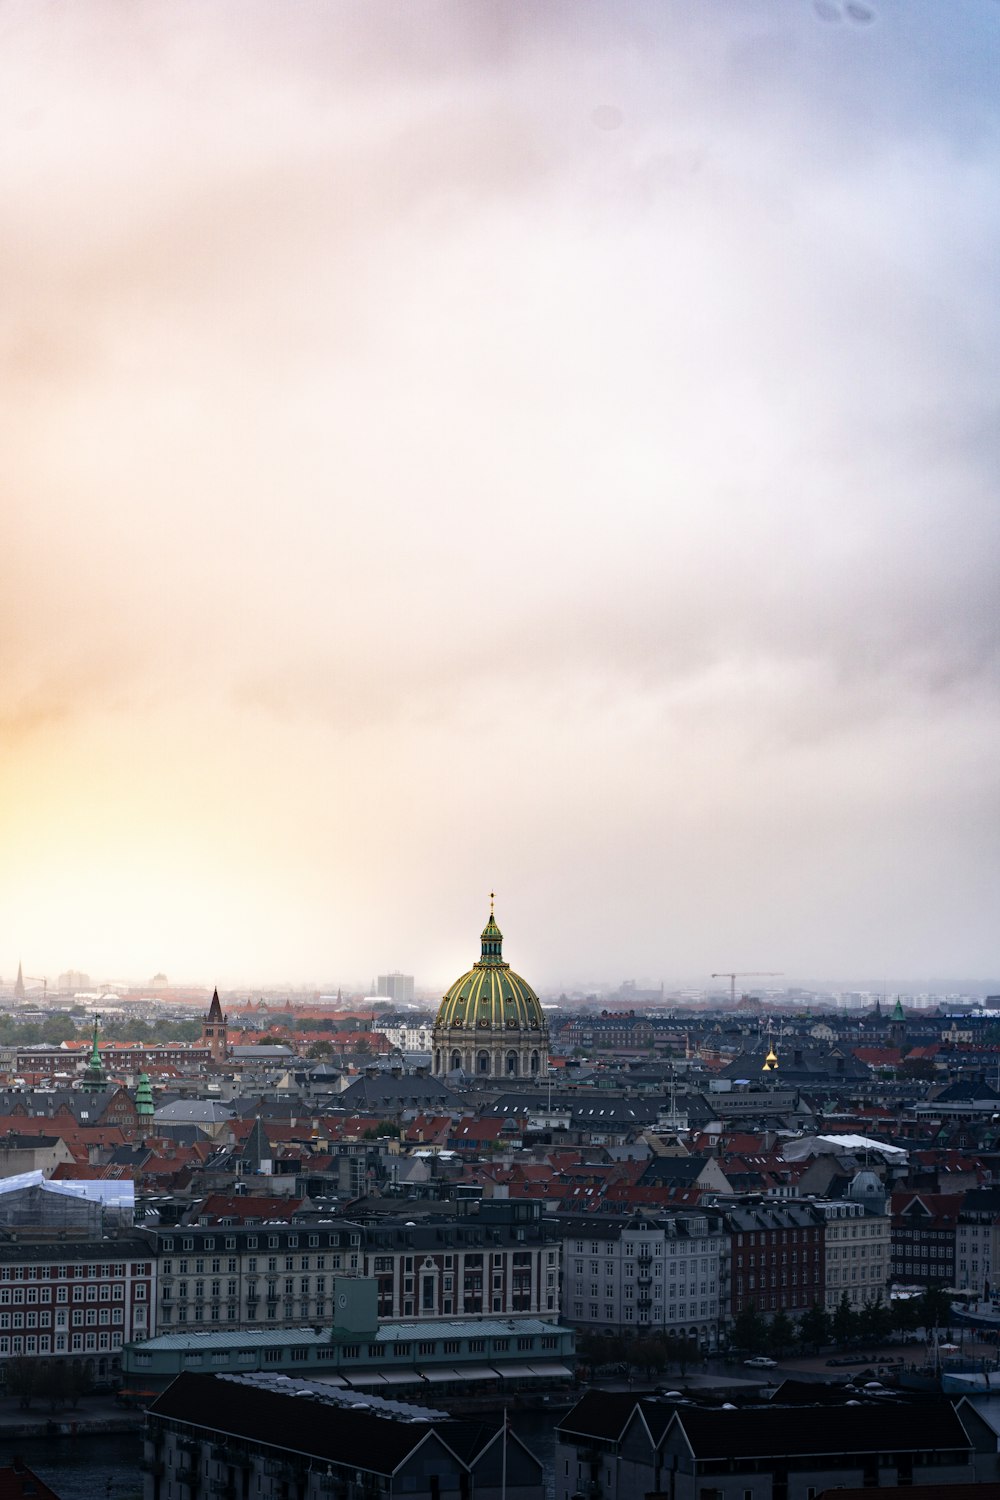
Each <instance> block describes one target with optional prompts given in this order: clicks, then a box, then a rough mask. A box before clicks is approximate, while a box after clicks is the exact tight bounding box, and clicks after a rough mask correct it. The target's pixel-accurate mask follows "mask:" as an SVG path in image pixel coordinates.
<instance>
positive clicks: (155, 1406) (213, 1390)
mask: <svg viewBox="0 0 1000 1500" xmlns="http://www.w3.org/2000/svg"><path fill="white" fill-rule="evenodd" d="M149 1411H150V1413H151V1415H153V1416H157V1417H165V1418H168V1419H169V1420H170V1421H174V1422H186V1423H189V1424H190V1425H191V1426H193V1427H197V1428H200V1429H202V1430H207V1431H210V1432H217V1433H225V1434H227V1435H228V1436H232V1437H239V1438H246V1439H251V1440H252V1441H254V1442H256V1443H263V1444H265V1445H270V1446H272V1447H274V1448H277V1449H280V1450H282V1451H285V1452H288V1451H291V1452H293V1453H301V1454H306V1455H308V1456H309V1457H310V1458H318V1459H321V1460H323V1461H324V1462H328V1463H336V1464H346V1465H349V1466H350V1467H351V1468H357V1469H362V1470H367V1471H368V1472H369V1473H373V1474H383V1475H389V1474H393V1473H394V1472H395V1471H396V1469H398V1468H399V1466H400V1464H401V1463H403V1462H404V1461H405V1459H406V1458H407V1457H408V1456H409V1455H410V1454H411V1453H412V1452H413V1450H414V1449H415V1448H416V1447H417V1446H418V1445H419V1444H420V1443H421V1442H423V1441H424V1439H425V1438H426V1437H427V1435H428V1433H429V1432H431V1431H436V1430H440V1434H441V1436H442V1437H443V1438H444V1439H445V1441H447V1436H446V1433H447V1430H448V1429H449V1428H450V1424H449V1423H447V1422H441V1423H437V1422H435V1423H434V1424H431V1423H424V1422H420V1423H416V1422H404V1421H400V1420H396V1419H393V1418H392V1417H387V1416H386V1417H383V1416H375V1415H373V1414H372V1413H370V1412H366V1411H359V1410H358V1408H357V1407H356V1406H354V1407H337V1406H334V1405H332V1404H328V1403H324V1404H322V1405H321V1404H320V1403H319V1402H317V1401H315V1400H311V1399H310V1398H308V1397H304V1396H298V1395H294V1394H291V1393H285V1392H281V1391H275V1390H267V1389H264V1388H261V1387H259V1386H253V1385H249V1384H243V1383H241V1382H239V1381H237V1380H227V1379H226V1378H225V1377H222V1376H218V1375H194V1374H189V1373H184V1374H183V1375H178V1376H177V1378H176V1380H174V1381H173V1382H172V1383H171V1384H170V1385H169V1386H168V1387H167V1389H166V1390H165V1391H164V1392H163V1393H162V1395H160V1396H157V1398H156V1400H155V1401H154V1402H153V1403H152V1405H151V1406H150V1408H149ZM463 1425H464V1424H463Z"/></svg>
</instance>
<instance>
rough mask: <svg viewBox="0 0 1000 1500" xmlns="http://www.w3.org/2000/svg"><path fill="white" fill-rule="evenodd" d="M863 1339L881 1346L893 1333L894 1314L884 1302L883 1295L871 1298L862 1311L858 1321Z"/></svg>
mask: <svg viewBox="0 0 1000 1500" xmlns="http://www.w3.org/2000/svg"><path fill="white" fill-rule="evenodd" d="M858 1322H859V1325H860V1330H861V1334H862V1337H863V1338H865V1339H867V1340H868V1342H869V1343H872V1344H881V1343H882V1342H883V1340H884V1339H886V1338H888V1336H889V1334H890V1332H891V1331H892V1312H891V1311H890V1309H889V1308H888V1307H886V1305H885V1303H884V1302H883V1301H882V1295H881V1293H879V1295H878V1296H877V1297H870V1298H869V1299H868V1300H867V1301H866V1302H865V1305H864V1307H863V1308H862V1309H861V1315H860V1317H859V1319H858Z"/></svg>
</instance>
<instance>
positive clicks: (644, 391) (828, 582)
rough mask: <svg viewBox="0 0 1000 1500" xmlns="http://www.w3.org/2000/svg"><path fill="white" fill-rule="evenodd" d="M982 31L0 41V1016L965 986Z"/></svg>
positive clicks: (773, 11) (996, 351)
mask: <svg viewBox="0 0 1000 1500" xmlns="http://www.w3.org/2000/svg"><path fill="white" fill-rule="evenodd" d="M998 28H1000V7H998V6H997V5H995V4H991V3H988V0H976V3H972V0H970V3H965V0H948V3H947V4H946V5H942V4H941V3H940V0H871V3H870V4H864V5H861V4H854V5H845V4H839V3H834V0H824V3H822V4H816V5H813V4H812V3H806V0H802V3H789V4H787V5H776V4H774V3H772V0H768V3H765V0H715V3H712V4H710V5H709V4H695V3H693V0H692V3H681V0H676V3H664V0H650V3H639V0H629V3H627V4H618V5H614V6H608V5H599V4H596V3H592V0H572V3H570V0H566V3H560V0H547V3H546V4H545V5H544V6H535V7H527V6H513V5H503V4H491V5H483V6H469V5H461V4H457V3H440V4H429V3H422V4H416V5H414V4H413V3H411V0H407V3H402V0H400V3H396V4H394V3H391V0H384V3H380V4H379V5H377V6H361V5H348V4H336V5H331V6H325V5H318V4H316V5H299V6H276V5H274V4H273V3H267V4H262V3H243V4H241V5H239V6H236V5H232V4H222V3H217V0H198V3H187V4H185V3H180V0H174V3H171V4H170V5H169V6H154V5H151V4H149V3H145V0H136V3H133V4H132V5H130V6H129V8H128V11H127V13H126V12H124V11H123V10H122V9H121V7H119V6H116V5H110V4H103V3H100V0H92V3H89V4H88V5H87V6H86V7H63V6H59V5H56V4H49V3H38V0H21V3H16V0H15V3H8V4H6V5H5V6H3V7H2V8H0V39H2V46H0V83H2V88H0V97H2V99H3V106H2V107H3V111H4V121H5V127H6V128H5V132H4V137H5V141H6V147H7V149H6V150H5V152H4V154H3V157H2V158H0V162H2V164H0V187H2V201H3V204H4V221H5V225H4V235H3V242H2V244H3V248H2V251H0V255H2V262H0V265H2V284H3V288H4V294H3V297H2V299H0V318H2V322H0V350H2V353H0V399H2V407H3V411H4V414H5V422H4V429H5V431H4V442H3V445H2V448H0V473H2V476H3V487H4V494H5V500H6V503H5V505H4V511H3V513H4V527H3V545H4V563H5V568H4V574H5V578H4V587H3V590H2V593H0V639H2V641H3V658H2V659H3V682H4V694H3V709H2V725H0V754H2V787H3V795H2V799H0V835H2V840H3V847H4V850H5V853H6V858H5V860H4V862H3V869H2V873H0V974H2V975H3V977H4V979H5V980H7V979H8V977H9V976H12V975H13V973H14V972H15V971H16V968H17V964H18V960H19V959H21V960H23V963H24V968H25V971H26V973H29V974H31V975H49V974H52V975H54V974H55V973H57V972H58V971H59V970H60V969H65V968H67V967H68V966H74V967H79V968H80V969H82V970H86V971H88V972H89V973H90V974H92V975H93V976H95V978H96V977H98V976H113V975H118V976H125V975H128V976H131V977H135V978H141V977H143V976H148V975H152V974H153V973H154V972H155V971H157V970H160V969H163V970H166V971H167V972H168V973H169V974H170V976H171V978H176V979H178V980H181V979H188V980H195V979H197V980H203V981H205V982H209V983H211V982H213V981H218V982H219V983H220V984H223V983H227V984H236V983H247V984H250V983H255V984H261V985H263V984H267V983H271V982H285V981H292V982H298V981H302V982H305V981H308V980H315V981H317V982H320V981H325V980H329V979H334V978H336V977H337V976H338V975H343V976H359V975H366V974H371V973H374V972H376V971H377V970H379V969H385V968H387V967H396V966H399V967H401V968H404V969H406V970H407V971H408V972H412V973H415V974H416V975H417V977H418V984H422V985H427V986H430V985H432V984H436V983H438V982H440V983H446V982H448V981H449V980H450V979H451V978H453V977H454V975H456V974H458V973H460V972H462V970H463V969H464V968H466V967H468V965H469V963H471V961H472V960H473V958H475V957H476V954H477V949H478V933H479V929H480V927H481V926H482V924H483V922H484V920H485V918H486V915H487V912H488V910H489V896H488V893H489V891H490V890H491V889H494V888H495V889H496V891H497V893H498V897H497V918H498V921H499V923H500V926H501V927H502V928H503V930H504V933H505V936H506V943H505V956H507V957H509V958H510V961H511V962H512V963H513V964H514V965H515V966H516V968H517V969H518V970H520V971H521V972H522V973H523V974H525V975H526V976H528V977H529V978H530V979H531V981H532V983H534V984H535V985H536V987H538V988H543V987H550V986H555V985H567V986H570V985H572V984H573V983H579V982H584V981H587V980H592V979H596V978H599V977H600V976H605V977H606V978H607V979H608V980H609V981H612V982H615V983H616V982H617V981H618V980H619V979H621V978H622V977H623V976H625V975H629V974H631V975H637V976H648V977H650V978H653V979H656V980H660V979H662V980H665V981H666V982H667V983H668V984H670V983H671V982H674V981H679V980H681V979H689V978H691V977H692V976H696V975H702V976H704V980H705V983H706V985H707V984H708V982H709V980H708V976H709V975H711V974H712V972H713V971H718V970H720V969H723V968H725V967H734V968H738V969H746V970H758V969H759V970H777V971H781V973H782V975H783V976H784V977H783V978H782V979H781V980H780V981H778V980H776V981H775V983H780V984H792V983H795V982H796V981H797V980H802V981H805V980H808V979H810V978H817V977H825V978H828V979H831V980H834V979H837V978H843V979H844V980H845V981H846V980H850V979H860V978H862V977H865V978H868V979H870V980H872V981H875V980H877V979H878V977H879V976H887V977H889V976H892V977H893V978H894V979H895V980H896V981H897V982H900V983H901V982H903V981H906V980H908V981H909V982H911V983H913V984H919V983H921V982H930V981H931V980H937V981H940V982H947V981H948V980H949V979H954V980H956V981H968V982H974V981H979V982H982V983H988V982H989V981H990V979H991V977H993V976H996V974H997V972H998V969H1000V965H998V964H997V958H996V946H995V932H996V920H995V914H996V910H997V890H998V874H1000V870H998V865H1000V860H998V839H997V828H998V813H1000V805H998V804H1000V797H998V771H997V766H998V757H997V753H996V746H997V743H998V729H1000V724H998V717H1000V714H998V703H1000V698H998V694H997V663H998V612H997V609H996V578H997V562H998V547H997V540H998V535H997V533H998V507H997V502H996V495H995V475H996V472H997V465H996V458H997V453H996V449H997V431H998V427H997V421H996V392H997V381H998V374H1000V369H998V365H1000V317H998V307H1000V300H998V289H997V288H998V283H997V277H996V265H997V252H998V248H1000V247H998V238H1000V236H998V229H1000V225H998V218H1000V194H998V192H997V180H998V166H1000V131H998V126H1000V118H998V115H1000V105H998V98H997V92H996V86H995V80H996V76H997V66H998V61H1000V59H998V55H997V54H998V50H1000V49H998Z"/></svg>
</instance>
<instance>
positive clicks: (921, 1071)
mask: <svg viewBox="0 0 1000 1500" xmlns="http://www.w3.org/2000/svg"><path fill="white" fill-rule="evenodd" d="M899 1076H900V1078H913V1079H919V1081H920V1082H921V1083H928V1082H929V1081H930V1080H931V1079H932V1078H934V1077H936V1076H937V1074H936V1069H935V1067H934V1064H933V1063H932V1062H931V1060H930V1058H929V1057H907V1058H904V1060H903V1061H902V1062H901V1063H900V1065H899Z"/></svg>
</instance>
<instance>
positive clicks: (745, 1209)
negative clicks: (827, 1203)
mask: <svg viewBox="0 0 1000 1500" xmlns="http://www.w3.org/2000/svg"><path fill="white" fill-rule="evenodd" d="M723 1216H724V1220H725V1224H726V1229H727V1231H728V1234H729V1260H728V1265H729V1286H728V1295H727V1300H728V1304H729V1306H728V1311H729V1313H730V1314H731V1315H732V1317H733V1318H735V1317H737V1316H738V1314H739V1313H741V1312H742V1311H743V1309H744V1308H745V1307H750V1306H753V1307H756V1309H757V1311H758V1312H759V1313H761V1314H762V1315H763V1316H764V1317H766V1318H771V1317H773V1316H774V1315H775V1313H777V1312H784V1313H787V1314H788V1316H789V1317H792V1318H800V1317H801V1316H802V1314H803V1313H804V1312H807V1311H808V1310H809V1308H810V1307H812V1306H813V1305H814V1304H815V1303H817V1302H819V1303H820V1304H821V1305H822V1303H823V1301H824V1298H825V1295H826V1244H825V1231H826V1225H825V1221H824V1219H823V1217H822V1215H820V1214H819V1213H817V1211H816V1209H815V1208H814V1207H813V1205H812V1204H811V1203H796V1202H791V1201H789V1200H788V1199H781V1200H780V1201H774V1200H767V1199H763V1198H758V1199H756V1200H753V1201H747V1202H743V1203H740V1204H738V1205H736V1206H734V1207H732V1208H726V1209H724V1210H723Z"/></svg>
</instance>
